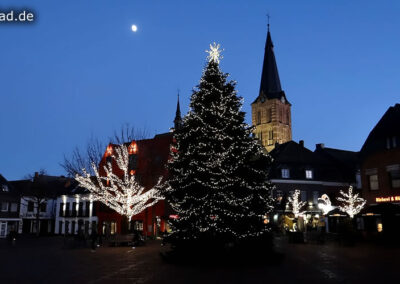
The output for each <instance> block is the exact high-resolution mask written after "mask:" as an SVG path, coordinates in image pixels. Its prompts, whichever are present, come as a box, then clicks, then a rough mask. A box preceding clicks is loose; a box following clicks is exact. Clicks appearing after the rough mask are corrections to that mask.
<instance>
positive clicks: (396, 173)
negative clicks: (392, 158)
mask: <svg viewBox="0 0 400 284" xmlns="http://www.w3.org/2000/svg"><path fill="white" fill-rule="evenodd" d="M386 169H387V171H388V172H389V180H390V183H391V186H392V188H400V165H391V166H387V167H386Z"/></svg>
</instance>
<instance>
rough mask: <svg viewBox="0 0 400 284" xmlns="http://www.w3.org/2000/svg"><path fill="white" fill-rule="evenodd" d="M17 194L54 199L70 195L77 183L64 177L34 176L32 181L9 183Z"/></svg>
mask: <svg viewBox="0 0 400 284" xmlns="http://www.w3.org/2000/svg"><path fill="white" fill-rule="evenodd" d="M10 183H11V184H12V185H13V186H14V187H15V188H16V189H17V190H18V192H19V194H20V195H24V196H29V195H32V194H37V193H38V192H37V191H38V190H39V191H40V195H43V196H46V197H49V198H54V197H57V196H59V195H63V194H71V193H72V192H73V189H74V188H75V187H76V185H77V183H76V182H75V180H74V179H72V178H67V177H64V176H48V175H38V176H35V178H34V181H32V180H30V179H24V180H16V181H11V182H10Z"/></svg>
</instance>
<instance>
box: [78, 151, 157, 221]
mask: <svg viewBox="0 0 400 284" xmlns="http://www.w3.org/2000/svg"><path fill="white" fill-rule="evenodd" d="M114 150H115V151H114V153H116V155H115V154H112V156H111V157H112V159H113V160H115V162H116V164H117V166H118V168H119V169H120V170H121V171H122V172H123V175H122V176H117V175H116V174H114V172H113V169H112V166H111V163H108V164H107V165H106V166H104V171H105V173H106V175H105V176H101V175H100V174H99V171H98V169H97V166H96V165H95V164H94V163H92V169H93V172H94V176H91V175H90V174H88V171H87V170H86V169H83V170H82V171H83V175H76V177H75V179H76V180H77V181H78V182H79V185H80V186H81V187H83V188H86V189H87V190H89V192H90V193H91V194H90V196H89V197H88V198H87V199H91V200H93V201H100V202H102V203H103V204H105V205H106V206H108V207H109V208H111V209H113V210H114V211H116V212H117V213H119V214H121V215H123V216H126V217H128V220H130V219H131V218H132V216H134V215H136V214H139V213H140V212H142V211H143V210H144V209H146V208H147V207H149V206H152V205H154V204H156V203H157V202H158V201H159V200H161V199H163V197H162V196H161V195H160V188H161V187H162V184H161V180H162V178H161V177H160V178H159V179H158V182H157V184H156V185H155V186H154V187H153V188H151V189H149V190H145V188H144V187H143V186H141V185H140V184H139V183H138V182H137V181H136V179H135V175H130V174H129V172H128V166H129V153H128V149H127V147H126V146H124V145H120V146H118V147H115V148H114Z"/></svg>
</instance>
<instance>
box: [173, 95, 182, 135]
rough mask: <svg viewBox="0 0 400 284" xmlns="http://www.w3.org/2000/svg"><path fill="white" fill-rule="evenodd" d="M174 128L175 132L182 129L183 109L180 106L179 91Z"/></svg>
mask: <svg viewBox="0 0 400 284" xmlns="http://www.w3.org/2000/svg"><path fill="white" fill-rule="evenodd" d="M174 128H175V130H179V129H181V128H182V118H181V107H180V105H179V91H178V103H177V104H176V113H175V119H174Z"/></svg>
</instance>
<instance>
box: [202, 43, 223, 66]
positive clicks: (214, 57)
mask: <svg viewBox="0 0 400 284" xmlns="http://www.w3.org/2000/svg"><path fill="white" fill-rule="evenodd" d="M219 48H220V44H216V43H215V42H214V43H213V44H210V50H206V52H207V53H208V56H207V59H208V62H211V61H214V62H216V63H218V64H219V61H220V59H222V58H224V57H223V56H222V55H221V52H222V51H224V50H223V49H219Z"/></svg>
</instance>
